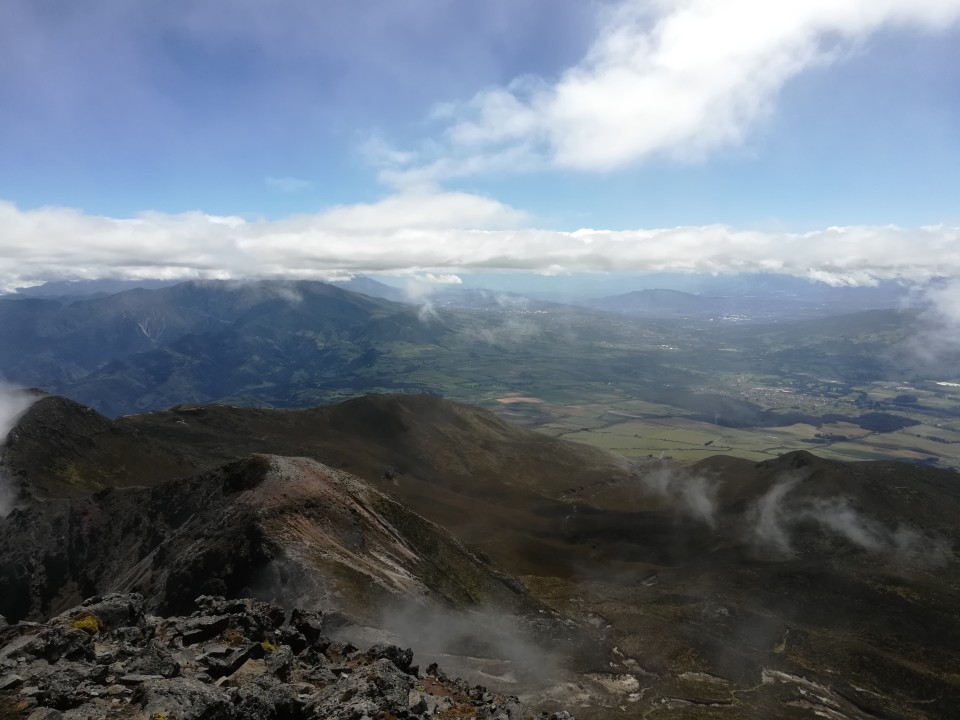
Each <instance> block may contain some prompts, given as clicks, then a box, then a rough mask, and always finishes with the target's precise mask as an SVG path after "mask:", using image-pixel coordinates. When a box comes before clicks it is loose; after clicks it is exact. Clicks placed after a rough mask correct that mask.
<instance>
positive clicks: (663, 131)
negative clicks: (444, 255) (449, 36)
mask: <svg viewBox="0 0 960 720" xmlns="http://www.w3.org/2000/svg"><path fill="white" fill-rule="evenodd" d="M958 19H960V0H780V1H779V2H769V1H768V0H722V1H718V0H675V1H673V2H665V1H663V0H653V1H651V0H621V2H619V3H616V4H614V5H612V6H610V7H609V8H608V10H607V12H606V16H605V20H604V21H603V22H602V24H601V28H600V31H599V33H598V35H597V36H596V38H595V40H594V41H593V44H592V46H591V47H590V49H589V51H588V52H587V53H586V55H585V57H584V58H583V59H582V60H581V61H580V62H579V63H578V64H577V65H575V66H574V67H571V68H569V69H568V70H567V71H566V72H564V73H563V74H562V75H561V76H560V77H559V78H558V79H557V80H556V81H553V82H551V81H548V80H545V79H543V78H540V77H536V76H527V77H521V78H517V79H515V80H514V81H513V82H511V83H510V84H508V85H507V86H505V87H494V88H490V89H486V90H484V91H482V92H480V93H478V94H476V95H475V96H474V97H473V98H472V99H471V100H469V101H467V102H464V103H453V104H447V105H443V106H440V107H438V108H437V109H436V110H435V111H434V119H438V120H440V121H441V122H442V123H443V125H442V127H443V128H444V130H443V135H442V139H441V140H440V141H439V142H436V141H434V142H432V143H431V144H430V145H429V146H426V147H424V148H422V149H421V152H420V154H419V158H418V160H417V161H414V162H411V158H410V157H409V156H404V155H396V156H395V157H394V162H393V167H388V168H387V169H385V170H384V172H383V173H382V176H381V177H382V179H383V180H384V181H386V182H389V183H393V184H395V185H398V186H411V185H422V184H428V183H430V182H438V181H442V180H444V179H449V178H455V177H463V176H468V175H475V174H481V173H490V172H504V171H517V170H520V171H523V170H530V169H534V168H543V167H557V168H566V169H575V170H586V171H607V170H612V169H615V168H619V167H622V166H624V165H626V164H629V163H631V162H634V161H637V160H639V159H642V158H645V157H648V156H651V155H658V154H660V155H667V156H670V157H673V158H679V159H681V160H691V159H699V158H701V157H703V156H705V155H706V154H708V153H710V152H711V151H713V150H715V149H717V148H720V147H724V146H729V145H736V144H738V143H740V142H741V141H742V140H743V139H744V137H745V136H746V135H747V134H748V133H749V132H750V131H751V130H753V129H754V127H755V126H756V125H757V123H758V121H760V120H762V119H763V118H764V117H765V116H767V115H769V114H770V113H771V111H772V109H773V106H774V103H775V100H776V97H777V94H778V92H779V91H780V90H781V88H782V87H783V86H784V85H785V84H786V83H787V82H788V81H789V80H790V79H791V78H793V77H795V76H796V75H798V74H800V73H801V72H803V71H804V70H807V69H809V68H811V67H815V66H818V65H822V64H825V63H828V62H831V61H833V60H835V59H836V58H838V57H840V56H842V55H844V54H845V53H847V52H849V51H850V49H851V48H853V47H855V45H856V43H857V42H859V41H862V40H863V39H865V38H867V37H868V36H870V35H871V34H872V33H874V32H876V31H877V30H879V29H881V28H884V27H889V26H894V27H910V28H914V29H918V30H921V31H928V32H929V31H937V30H942V29H945V28H947V27H949V26H951V25H952V24H953V23H955V22H956V21H957V20H958Z"/></svg>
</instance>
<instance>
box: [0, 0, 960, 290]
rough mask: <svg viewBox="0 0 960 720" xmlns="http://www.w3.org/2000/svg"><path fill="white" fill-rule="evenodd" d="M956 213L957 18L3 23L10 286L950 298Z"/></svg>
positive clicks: (756, 5) (631, 10) (609, 7)
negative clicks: (756, 286) (128, 283)
mask: <svg viewBox="0 0 960 720" xmlns="http://www.w3.org/2000/svg"><path fill="white" fill-rule="evenodd" d="M958 198H960V0H778V2H769V0H485V1H484V2H482V3H479V2H478V3H474V2H464V1H463V0H389V1H388V0H327V1H325V2H315V1H314V0H273V1H271V2H267V1H266V0H204V1H203V2H187V1H185V0H167V1H166V2H163V3H152V2H143V1H141V2H137V1H136V0H86V1H85V2H84V3H75V2H69V1H68V0H0V290H12V289H14V288H16V287H22V286H27V285H32V284H37V283H39V282H43V281H46V280H64V279H67V280H69V279H93V278H134V279H136V278H148V277H149V278H165V279H178V278H185V279H186V278H195V277H205V278H221V277H222V278H235V277H262V276H282V277H315V278H322V279H323V278H339V277H349V276H350V275H353V274H357V273H363V274H383V275H391V276H396V275H409V276H415V277H418V278H421V279H426V280H427V281H428V282H435V283H438V284H442V283H456V282H459V281H460V280H461V279H462V278H463V276H465V275H472V274H482V273H499V274H503V273H510V272H516V273H538V274H543V275H548V276H557V277H563V276H565V275H567V274H569V273H582V272H589V273H613V272H626V271H629V272H674V273H675V272H681V273H719V274H728V273H739V272H769V273H780V274H785V275H793V276H797V277H805V278H810V279H813V280H819V281H823V282H828V283H831V284H850V285H870V284H873V283H876V282H878V281H883V280H904V281H910V282H925V281H928V280H930V279H933V278H945V279H946V280H947V281H948V282H949V281H951V280H955V279H956V278H958V277H960V204H958V202H957V199H958ZM940 287H942V286H940ZM954 295H955V293H953V291H949V292H947V293H946V295H945V296H949V297H953V296H954Z"/></svg>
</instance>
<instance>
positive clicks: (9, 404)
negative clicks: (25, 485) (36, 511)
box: [0, 382, 37, 518]
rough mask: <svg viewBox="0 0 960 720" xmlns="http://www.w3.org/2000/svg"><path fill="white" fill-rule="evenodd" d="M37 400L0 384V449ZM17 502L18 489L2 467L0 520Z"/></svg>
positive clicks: (18, 390)
mask: <svg viewBox="0 0 960 720" xmlns="http://www.w3.org/2000/svg"><path fill="white" fill-rule="evenodd" d="M36 400H37V398H36V396H34V395H32V394H30V393H28V392H26V391H25V390H22V389H20V388H15V387H13V386H11V385H7V384H6V383H3V382H0V449H2V447H3V444H4V443H5V442H6V439H7V435H8V434H9V432H10V430H11V429H12V428H13V426H14V425H16V424H17V420H19V419H20V416H21V415H23V413H25V412H26V411H27V409H28V408H29V407H30V406H31V405H33V403H35V402H36ZM0 460H2V456H0ZM15 502H16V489H15V488H14V487H13V484H12V482H11V480H10V478H9V477H8V476H7V474H6V472H5V471H4V469H3V467H2V466H0V518H4V517H6V516H7V515H9V514H10V511H11V510H12V509H13V507H14V503H15Z"/></svg>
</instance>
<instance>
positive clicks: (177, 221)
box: [0, 191, 960, 291]
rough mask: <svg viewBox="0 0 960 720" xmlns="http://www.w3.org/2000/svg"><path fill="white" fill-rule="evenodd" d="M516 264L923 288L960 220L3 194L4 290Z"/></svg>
mask: <svg viewBox="0 0 960 720" xmlns="http://www.w3.org/2000/svg"><path fill="white" fill-rule="evenodd" d="M512 271H517V272H534V273H542V274H545V275H561V274H567V273H577V272H586V273H607V272H680V273H710V274H734V273H774V274H782V275H792V276H796V277H803V278H808V279H811V280H817V281H822V282H826V283H829V284H831V285H854V286H856V285H873V284H876V283H877V282H878V281H881V280H890V279H903V280H906V281H913V282H923V281H927V280H930V279H933V278H943V277H960V227H957V226H949V225H931V226H924V227H915V228H904V227H898V226H895V225H884V226H849V227H829V228H825V229H822V230H815V231H811V232H768V231H760V230H743V229H736V228H732V227H729V226H726V225H704V226H687V227H673V228H642V229H635V230H603V229H588V228H583V229H579V230H574V231H562V230H550V229H542V228H537V227H536V226H535V225H534V224H533V222H532V220H531V219H530V218H529V217H528V216H527V214H526V213H524V212H523V211H521V210H517V209H515V208H512V207H510V206H508V205H505V204H503V203H500V202H498V201H496V200H494V199H491V198H487V197H483V196H479V195H473V194H469V193H459V192H441V191H437V192H418V193H403V194H399V195H394V196H390V197H387V198H386V199H383V200H380V201H378V202H374V203H365V204H355V205H349V206H337V207H333V208H329V209H327V210H324V211H321V212H318V213H313V214H309V215H294V216H290V217H286V218H281V219H276V220H250V219H245V218H241V217H238V216H216V215H209V214H205V213H202V212H199V211H198V212H190V213H181V214H165V213H158V212H145V213H142V214H140V215H137V216H136V217H132V218H113V217H105V216H97V215H90V214H86V213H84V212H82V211H80V210H76V209H71V208H58V207H43V208H39V209H32V210H23V209H20V208H18V207H17V206H16V205H14V204H12V203H9V202H3V201H0V290H6V291H12V290H14V289H16V288H18V287H24V286H29V285H36V284H39V283H41V282H45V281H50V280H92V279H147V278H154V279H167V280H177V279H185V280H186V279H196V278H209V279H231V278H255V277H291V278H315V279H337V278H345V277H349V276H351V275H354V274H358V273H363V274H374V275H375V274H378V273H379V274H393V275H418V274H425V273H434V274H436V275H439V276H450V275H452V274H456V273H467V272H470V273H483V272H512Z"/></svg>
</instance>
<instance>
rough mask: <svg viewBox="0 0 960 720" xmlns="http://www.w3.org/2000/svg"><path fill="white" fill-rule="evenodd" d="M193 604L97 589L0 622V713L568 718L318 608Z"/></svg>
mask: <svg viewBox="0 0 960 720" xmlns="http://www.w3.org/2000/svg"><path fill="white" fill-rule="evenodd" d="M196 607H197V609H196V610H195V611H194V612H193V613H191V614H190V615H187V616H180V617H175V616H170V617H158V616H156V615H150V614H148V613H147V612H146V606H145V603H144V598H143V597H142V596H141V595H138V594H135V593H134V594H111V595H106V596H96V597H92V598H89V599H87V600H85V601H84V602H83V603H82V604H81V605H78V606H77V607H74V608H71V609H69V610H67V611H66V612H64V613H61V614H60V615H58V616H56V617H54V618H53V619H51V620H49V621H48V622H46V623H42V624H41V623H33V622H19V623H16V624H14V625H8V624H6V622H5V621H3V622H2V623H0V718H4V720H7V719H12V718H27V719H28V720H55V719H59V718H63V720H81V719H83V720H95V719H96V720H101V719H102V720H108V719H117V720H119V719H120V718H125V719H130V720H134V719H139V718H143V719H144V720H147V719H149V720H201V719H202V720H248V719H249V720H270V719H276V720H280V719H283V720H298V719H300V718H304V719H306V718H330V719H331V720H334V719H337V720H339V719H342V720H360V718H384V719H387V718H392V719H400V718H409V719H411V720H413V719H414V718H451V719H452V718H491V719H494V718H496V719H500V720H518V719H519V718H524V719H527V718H534V717H539V718H541V719H542V720H547V719H548V718H549V720H572V718H571V716H570V715H569V714H568V713H566V712H559V713H552V714H549V715H548V714H546V713H541V714H539V715H537V714H535V713H534V712H533V711H531V710H530V709H529V708H528V707H526V706H524V705H523V704H522V703H521V702H520V701H519V700H518V699H517V698H516V697H507V696H504V695H500V694H496V693H492V692H489V691H487V690H486V689H485V688H483V687H480V686H473V687H471V686H470V685H469V684H468V683H466V682H464V681H462V680H458V679H452V678H450V677H448V676H447V675H446V674H445V673H444V672H443V671H442V670H440V669H439V668H438V667H437V666H436V665H435V664H432V665H430V666H429V667H427V668H426V669H425V670H423V669H421V668H420V667H419V666H417V665H414V664H413V652H412V651H411V650H405V649H403V648H400V647H398V646H396V645H387V644H383V643H378V644H375V645H373V646H371V647H369V648H367V649H366V650H361V649H359V648H357V647H355V646H353V645H352V644H350V643H345V642H337V641H334V640H332V639H330V637H328V635H327V631H328V629H329V626H330V617H328V616H326V615H325V614H324V613H322V612H317V611H304V610H298V609H294V610H292V611H290V612H287V611H285V610H283V609H282V608H280V607H277V606H275V605H271V604H269V603H265V602H260V601H256V600H250V599H233V600H225V599H224V598H222V597H214V596H201V597H199V598H197V600H196ZM335 617H336V618H337V621H338V622H339V616H335Z"/></svg>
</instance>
